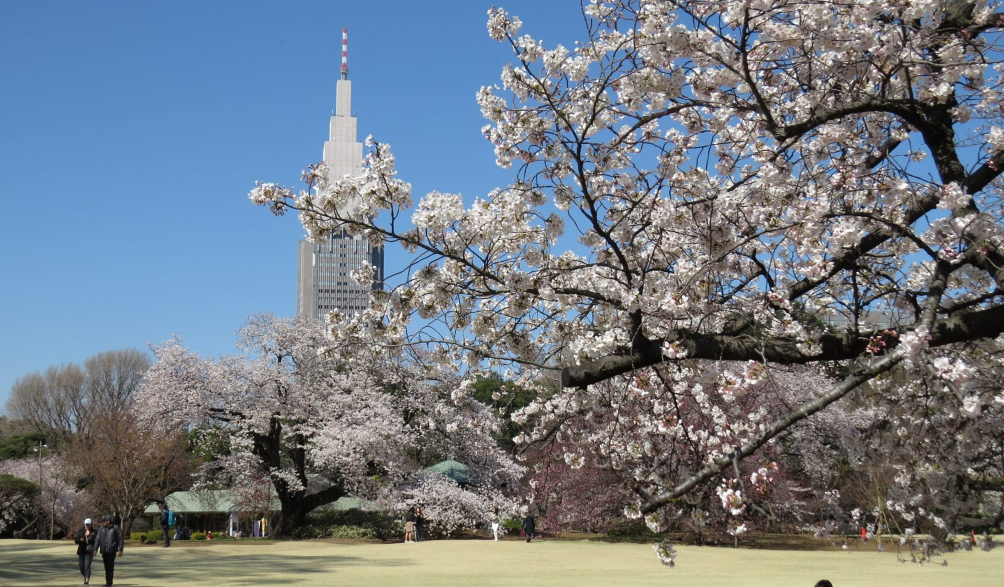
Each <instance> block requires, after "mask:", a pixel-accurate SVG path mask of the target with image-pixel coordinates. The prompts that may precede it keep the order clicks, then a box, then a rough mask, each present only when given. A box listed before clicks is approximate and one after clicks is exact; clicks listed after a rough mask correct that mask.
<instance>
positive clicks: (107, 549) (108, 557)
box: [94, 516, 123, 587]
mask: <svg viewBox="0 0 1004 587" xmlns="http://www.w3.org/2000/svg"><path fill="white" fill-rule="evenodd" d="M94 544H95V547H96V548H95V551H100V552H101V561H102V562H104V563H105V587H111V586H112V582H113V580H114V579H115V555H116V554H117V555H118V556H122V547H123V541H122V531H121V530H119V527H118V526H115V525H113V524H112V517H111V516H105V517H103V518H101V529H100V530H98V537H97V539H95V541H94Z"/></svg>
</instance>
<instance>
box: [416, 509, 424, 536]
mask: <svg viewBox="0 0 1004 587" xmlns="http://www.w3.org/2000/svg"><path fill="white" fill-rule="evenodd" d="M423 524H425V514H423V513H422V508H420V507H419V508H415V542H421V541H422V525H423Z"/></svg>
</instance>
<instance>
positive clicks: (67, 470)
mask: <svg viewBox="0 0 1004 587" xmlns="http://www.w3.org/2000/svg"><path fill="white" fill-rule="evenodd" d="M0 474H6V475H11V476H13V477H16V478H18V479H21V480H24V481H29V482H30V483H31V487H32V488H33V489H32V490H31V491H28V492H24V491H22V492H21V493H20V495H18V494H17V493H13V494H11V495H9V496H7V498H6V499H8V501H9V505H7V506H5V508H2V509H6V507H10V508H12V509H11V510H10V512H9V514H11V516H7V517H8V518H10V517H13V515H14V514H15V513H18V514H19V515H23V514H25V513H27V512H34V513H35V514H36V517H35V519H34V521H33V522H31V523H32V524H34V525H35V533H36V534H38V535H40V536H48V537H49V539H50V540H51V539H52V538H53V537H54V536H55V534H56V530H57V529H58V530H59V531H60V532H62V533H64V534H65V533H68V532H70V531H71V530H73V529H75V528H76V527H77V526H78V525H79V524H80V523H81V522H82V521H83V519H84V517H87V515H89V514H90V513H91V512H90V510H89V508H90V507H91V505H92V499H91V498H92V495H91V494H90V493H89V492H87V491H85V490H84V489H83V488H81V487H79V486H78V485H79V483H78V482H79V480H80V479H81V477H82V471H81V470H80V469H79V468H77V467H75V466H73V464H72V463H70V462H69V461H67V460H66V459H65V458H63V457H62V456H60V455H57V454H49V455H46V456H44V457H41V458H37V459H36V458H27V459H11V460H6V461H0ZM26 500H27V501H26ZM28 502H31V503H30V507H26V506H28ZM0 517H3V514H0ZM8 521H9V520H8ZM0 523H2V520H0Z"/></svg>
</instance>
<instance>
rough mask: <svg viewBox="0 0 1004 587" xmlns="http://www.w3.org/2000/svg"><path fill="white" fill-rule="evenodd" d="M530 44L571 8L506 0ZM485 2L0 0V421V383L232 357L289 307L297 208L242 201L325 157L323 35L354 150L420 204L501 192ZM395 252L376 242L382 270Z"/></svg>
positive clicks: (1, 393)
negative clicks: (69, 366) (379, 147)
mask: <svg viewBox="0 0 1004 587" xmlns="http://www.w3.org/2000/svg"><path fill="white" fill-rule="evenodd" d="M496 2H498V4H499V5H500V6H503V7H505V8H506V9H507V10H509V11H510V12H512V13H514V14H517V15H519V16H520V17H521V19H522V20H523V23H524V29H523V30H524V32H528V33H530V34H532V35H534V36H535V37H537V38H540V39H543V40H544V42H545V44H546V45H548V46H553V44H555V43H558V42H561V43H564V44H566V45H571V44H572V42H573V41H574V40H576V39H582V38H584V34H583V25H582V17H581V15H580V13H579V2H578V0H516V1H512V2H502V1H501V0H496ZM490 6H491V0H448V1H441V2H414V1H405V0H394V1H382V2H381V1H367V2H350V1H346V0H343V1H330V0H329V1H320V0H319V1H313V2H306V1H304V2H299V1H288V2H271V1H263V0H262V1H240V2H238V1H236V0H234V1H230V2H223V1H215V2H201V1H198V2H197V1H194V0H191V1H187V0H182V1H179V2H135V1H125V0H122V1H118V2H108V1H88V2H80V1H61V2H56V1H43V0H4V1H2V2H0V202H2V209H0V412H2V411H3V404H4V403H5V402H6V399H7V396H8V394H9V391H10V387H11V385H12V384H13V383H14V381H15V380H16V379H17V378H18V377H20V376H22V375H25V374H27V373H30V372H32V371H37V370H42V369H44V368H46V367H47V366H49V365H55V364H60V363H64V362H77V363H80V362H82V361H83V360H84V359H85V358H87V357H89V356H91V355H93V354H96V353H99V352H101V351H105V350H114V349H121V348H129V347H135V348H145V347H146V345H147V343H156V342H160V341H163V340H165V339H168V338H170V337H171V336H173V335H175V334H177V335H180V336H181V337H182V338H184V340H185V342H186V344H187V345H188V346H189V347H190V348H192V349H194V350H196V351H198V352H200V353H203V354H212V355H215V354H226V353H230V352H233V349H234V331H235V330H236V329H237V328H238V327H239V326H240V325H241V323H242V321H243V320H244V318H245V317H246V316H248V315H249V314H252V313H256V312H274V313H276V314H279V315H284V316H289V315H292V314H293V313H294V312H295V307H296V306H295V297H296V241H297V239H298V238H300V237H301V235H302V233H303V231H302V229H301V228H300V226H299V224H298V223H297V221H296V219H295V217H287V218H282V219H279V218H275V217H273V216H272V215H271V214H269V213H268V211H267V210H265V209H264V208H258V207H255V206H253V205H252V204H251V203H250V202H249V200H248V199H247V192H248V190H249V189H250V188H251V187H253V185H254V181H255V180H256V179H260V180H265V181H274V182H279V183H285V184H287V185H296V184H297V181H298V178H299V174H300V170H301V169H303V168H304V167H305V166H306V165H307V164H308V163H312V162H315V161H317V160H319V159H320V157H321V147H322V144H323V142H324V140H325V139H326V138H327V136H326V135H327V128H328V117H329V116H330V114H331V110H332V109H333V108H334V90H335V82H336V80H337V78H338V66H339V61H340V53H341V29H342V27H343V26H344V27H348V28H349V77H350V79H352V81H353V107H354V109H355V111H356V115H357V117H358V120H359V132H360V136H359V140H363V139H364V138H365V136H366V135H367V134H372V135H374V137H375V138H377V139H378V140H380V141H384V142H388V143H391V145H393V147H394V151H395V154H396V156H397V159H398V164H399V171H400V174H401V177H402V178H403V179H405V180H407V181H410V182H411V183H412V184H413V186H414V194H415V196H416V199H417V197H419V196H421V195H422V194H424V193H426V192H428V191H430V190H433V189H438V190H440V191H449V192H460V193H463V194H464V196H465V197H466V198H467V199H471V198H473V197H475V196H479V195H484V194H485V193H487V192H488V191H489V190H490V189H491V188H492V187H495V186H498V185H504V184H505V183H506V182H507V181H508V179H509V178H510V176H511V174H510V173H509V172H505V171H502V170H499V169H497V168H496V167H495V166H494V156H493V155H492V151H491V146H490V144H489V143H488V142H487V141H485V140H484V139H483V138H482V136H481V133H480V128H481V126H482V125H484V124H485V121H484V119H483V118H482V117H481V114H480V110H479V109H478V106H477V104H476V102H475V100H474V94H475V92H476V91H477V89H478V88H479V87H480V86H482V85H487V84H493V83H496V82H497V81H498V79H499V72H500V70H501V67H502V66H503V65H505V64H506V63H508V62H511V61H512V55H511V52H510V51H509V49H507V47H506V46H504V45H501V44H499V43H496V42H494V41H492V40H491V39H489V38H488V35H487V33H486V29H485V22H486V11H487V9H488V8H489V7H490ZM403 255H404V253H402V252H401V251H400V250H398V249H390V250H389V251H388V269H391V268H392V267H394V266H399V265H400V264H401V263H402V261H403Z"/></svg>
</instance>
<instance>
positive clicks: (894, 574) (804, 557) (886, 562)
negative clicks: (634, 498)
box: [0, 539, 1004, 587]
mask: <svg viewBox="0 0 1004 587" xmlns="http://www.w3.org/2000/svg"><path fill="white" fill-rule="evenodd" d="M869 546H870V545H869ZM75 548H76V547H75V546H74V545H73V544H72V543H71V542H69V541H64V542H46V541H32V540H0V585H2V586H4V587H14V586H25V587H29V586H30V587H36V586H39V587H43V586H47V585H80V584H82V583H83V581H82V580H81V579H80V574H79V572H78V571H77V557H76V555H75V553H76V550H75ZM677 550H678V551H679V558H678V559H677V563H678V565H679V566H678V567H677V568H675V569H667V568H664V567H663V566H662V565H660V564H659V562H658V560H657V559H656V557H655V555H654V553H653V552H652V548H651V547H650V546H647V545H639V544H611V543H604V542H585V541H557V540H542V541H539V542H534V543H532V544H527V543H525V542H522V541H518V540H515V539H510V540H503V541H500V542H492V541H487V540H453V541H426V542H422V543H420V544H335V543H329V542H269V543H262V542H252V541H237V542H217V543H192V542H175V543H174V544H173V545H172V546H171V548H160V547H156V546H138V545H136V546H127V547H126V551H125V556H124V557H122V558H120V559H119V561H118V564H116V573H115V575H116V576H115V585H117V586H120V587H140V586H157V587H163V586H167V585H182V586H184V587H236V586H245V585H247V586H249V587H250V586H256V587H260V586H263V585H266V586H271V585H294V586H303V587H314V586H318V587H319V586H322V585H323V586H325V587H327V586H330V585H338V586H340V587H343V586H344V587H355V586H369V585H373V586H377V585H379V586H381V587H382V586H392V587H421V586H426V585H427V586H433V585H435V586H443V585H479V586H480V585H486V586H491V585H515V586H520V587H527V586H533V585H542V586H544V585H546V586H549V587H550V586H555V587H564V586H567V587H581V586H587V585H601V586H609V585H632V586H634V585H681V586H684V585H685V586H688V587H689V586H702V587H703V586H722V587H727V586H737V587H738V586H742V587H783V586H789V585H790V586H792V587H812V586H813V585H815V583H816V581H818V580H819V579H824V578H825V579H829V580H830V581H832V582H833V585H834V587H863V586H871V585H909V586H910V587H917V586H924V585H931V586H932V587H935V586H936V587H983V586H991V585H1002V584H1004V549H998V550H996V551H994V552H991V553H985V552H960V553H955V554H950V555H948V557H947V560H948V561H949V566H948V567H940V566H938V567H936V566H930V565H925V566H923V567H921V566H919V565H915V564H900V563H898V562H896V558H895V555H894V554H890V553H881V554H880V553H876V552H874V551H871V550H870V548H869V550H868V551H865V550H857V551H850V552H842V551H815V552H805V551H777V550H752V549H738V550H735V549H731V548H711V547H695V546H691V547H688V546H680V547H677ZM93 572H94V575H93V577H92V584H93V585H102V584H103V579H104V574H103V570H102V568H101V561H100V560H97V561H95V563H94V569H93Z"/></svg>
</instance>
